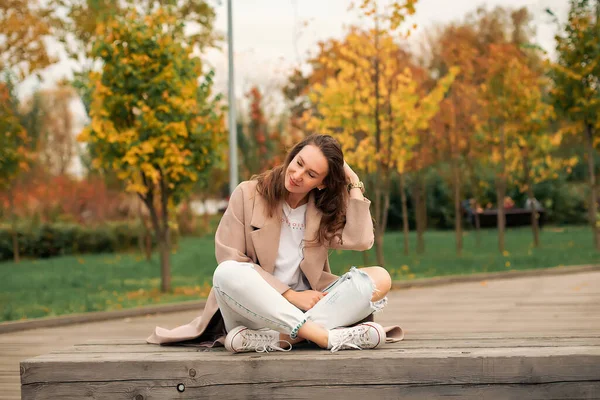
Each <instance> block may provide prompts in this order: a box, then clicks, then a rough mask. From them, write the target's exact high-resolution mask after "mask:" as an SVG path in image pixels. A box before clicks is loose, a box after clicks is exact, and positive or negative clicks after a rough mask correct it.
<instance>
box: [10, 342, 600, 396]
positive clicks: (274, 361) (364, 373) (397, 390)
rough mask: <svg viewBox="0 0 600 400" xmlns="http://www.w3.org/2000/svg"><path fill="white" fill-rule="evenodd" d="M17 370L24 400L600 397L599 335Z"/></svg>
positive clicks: (136, 348)
mask: <svg viewBox="0 0 600 400" xmlns="http://www.w3.org/2000/svg"><path fill="white" fill-rule="evenodd" d="M21 369H22V371H21V373H22V375H21V382H22V385H23V386H22V396H23V399H137V400H142V399H146V400H150V399H183V398H186V399H189V398H202V399H210V398H215V399H216V398H220V399H228V398H236V399H237V398H263V399H316V398H317V399H318V398H345V399H354V398H356V399H358V398H365V397H366V396H374V398H377V399H380V398H398V397H402V398H403V399H405V398H414V399H424V398H428V399H429V398H433V397H446V396H457V397H459V398H494V399H507V398H514V399H530V398H537V399H550V398H561V399H566V398H578V399H580V398H590V399H591V398H598V397H600V335H594V336H589V337H568V336H565V337H555V336H551V337H535V338H526V337H512V336H511V335H476V336H473V337H468V338H467V337H464V336H461V337H459V338H456V339H452V338H448V337H439V336H437V335H436V336H432V337H431V336H430V337H428V338H425V337H421V338H418V339H407V340H406V341H405V342H403V343H397V344H394V345H389V346H386V347H384V348H383V349H381V350H373V351H344V352H338V353H336V354H331V353H329V352H327V351H323V350H319V349H303V350H296V351H293V352H289V353H280V352H278V353H269V354H257V353H246V354H235V355H234V354H230V353H228V352H226V351H224V350H223V349H222V348H221V349H218V350H211V351H203V350H199V349H193V348H189V347H188V348H184V347H159V348H157V347H156V346H151V345H147V344H145V343H143V342H140V341H136V340H134V341H105V342H95V343H89V344H85V345H77V346H74V347H71V348H69V349H66V350H64V351H60V352H55V353H53V354H50V355H44V356H40V357H37V358H34V359H31V360H28V361H25V362H23V363H22V364H21Z"/></svg>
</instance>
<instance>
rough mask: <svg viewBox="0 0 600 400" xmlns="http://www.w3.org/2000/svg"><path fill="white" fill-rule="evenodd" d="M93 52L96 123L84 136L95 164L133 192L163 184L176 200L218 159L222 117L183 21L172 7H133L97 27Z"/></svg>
mask: <svg viewBox="0 0 600 400" xmlns="http://www.w3.org/2000/svg"><path fill="white" fill-rule="evenodd" d="M99 29H100V33H101V34H99V36H98V40H97V41H96V42H95V43H94V47H93V53H92V56H93V57H97V58H100V59H101V60H102V61H103V63H104V65H103V68H102V71H101V73H93V74H92V75H91V76H90V80H91V82H92V85H93V96H92V99H93V100H92V104H91V109H90V116H91V118H92V123H91V124H90V126H89V127H88V128H86V130H84V132H83V133H82V134H81V136H80V140H82V141H85V142H88V143H90V144H91V145H92V148H93V151H94V153H95V154H94V156H95V161H94V165H95V166H97V167H98V168H101V169H105V170H114V171H115V172H117V175H118V176H119V178H121V179H123V180H124V181H125V182H126V183H127V188H128V190H130V191H133V192H137V193H139V194H140V195H142V196H146V195H147V194H148V193H149V192H152V191H153V190H155V189H156V188H158V187H160V188H161V190H163V191H164V192H165V193H166V194H167V195H168V196H169V197H171V198H172V199H173V200H174V201H175V204H176V203H177V202H179V201H180V200H181V199H182V198H184V197H185V196H186V195H187V193H188V192H189V190H190V189H191V187H192V186H193V185H194V184H195V183H196V182H197V181H198V180H200V179H202V177H203V176H204V175H205V173H206V172H207V170H209V169H210V168H211V167H212V166H214V165H215V164H217V163H218V162H219V158H220V152H219V151H218V149H219V148H220V146H221V144H222V142H223V140H224V136H225V135H224V122H223V113H222V107H221V106H220V103H219V99H212V97H211V96H212V94H211V89H212V77H213V72H209V73H208V74H206V75H205V76H204V79H203V80H202V81H201V82H200V83H199V82H198V76H201V75H202V68H201V62H200V60H199V59H198V58H196V57H192V56H191V49H189V48H187V47H185V46H184V45H183V42H184V38H185V37H184V32H183V26H182V24H181V23H179V22H178V21H177V19H176V18H175V16H174V14H173V13H171V11H170V10H168V9H158V10H157V11H156V12H155V13H153V14H150V15H145V16H142V15H139V14H138V13H137V11H136V10H135V9H131V10H129V11H127V12H126V13H124V15H123V16H121V17H117V18H115V19H114V20H112V21H111V22H110V23H108V24H107V25H104V26H100V27H99Z"/></svg>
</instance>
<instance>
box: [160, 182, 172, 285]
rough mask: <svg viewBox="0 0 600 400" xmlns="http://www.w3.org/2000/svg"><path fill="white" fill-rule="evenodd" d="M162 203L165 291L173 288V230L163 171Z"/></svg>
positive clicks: (163, 280)
mask: <svg viewBox="0 0 600 400" xmlns="http://www.w3.org/2000/svg"><path fill="white" fill-rule="evenodd" d="M160 203H161V208H162V225H163V226H162V233H163V237H162V240H161V244H162V246H163V247H162V248H161V252H160V272H161V276H162V286H161V289H162V291H163V293H166V292H168V291H170V290H171V260H170V258H171V230H170V229H169V197H168V194H167V188H166V182H165V177H164V175H162V172H161V179H160Z"/></svg>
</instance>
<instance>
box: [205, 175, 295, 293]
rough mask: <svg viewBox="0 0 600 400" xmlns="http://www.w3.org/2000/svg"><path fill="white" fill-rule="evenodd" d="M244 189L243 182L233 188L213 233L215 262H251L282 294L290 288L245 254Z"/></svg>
mask: <svg viewBox="0 0 600 400" xmlns="http://www.w3.org/2000/svg"><path fill="white" fill-rule="evenodd" d="M244 190H248V187H247V186H246V187H244V183H243V182H242V183H241V184H239V185H238V186H237V188H235V190H234V191H233V193H232V194H231V198H230V199H229V205H228V206H227V210H225V213H224V214H223V217H222V218H221V221H220V222H219V226H218V227H217V232H216V234H215V256H216V258H217V263H218V264H221V263H222V262H223V261H227V260H233V261H238V262H245V263H251V264H252V265H253V266H254V269H255V270H256V271H257V272H258V273H259V274H260V275H261V276H262V277H263V279H264V280H265V281H267V283H268V284H269V285H271V286H272V287H273V288H275V290H277V292H279V293H281V294H282V293H284V292H286V291H287V290H288V289H290V287H289V286H288V285H286V284H285V283H283V282H281V281H280V280H279V279H277V278H276V277H274V276H273V275H271V274H270V273H268V272H267V271H265V270H264V269H262V268H261V267H260V265H258V264H256V263H255V262H254V261H253V260H252V259H251V258H250V257H248V256H247V255H246V230H245V226H244V217H245V216H244V192H243V191H244ZM249 195H250V194H249V193H246V196H248V197H249ZM248 218H249V217H248Z"/></svg>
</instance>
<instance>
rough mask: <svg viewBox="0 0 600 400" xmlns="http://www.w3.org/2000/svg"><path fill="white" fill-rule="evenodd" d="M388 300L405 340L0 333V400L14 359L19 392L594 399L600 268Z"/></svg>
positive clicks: (151, 321)
mask: <svg viewBox="0 0 600 400" xmlns="http://www.w3.org/2000/svg"><path fill="white" fill-rule="evenodd" d="M389 297H390V303H389V305H388V307H387V308H386V309H385V311H384V312H383V313H382V314H380V315H379V316H378V317H377V321H379V322H381V323H382V324H390V323H399V324H401V325H402V326H403V328H405V332H406V340H405V341H403V342H400V343H397V344H394V345H387V346H385V347H383V348H382V349H381V350H375V351H367V350H365V351H344V352H339V353H336V354H330V353H328V352H326V351H322V350H318V349H295V350H294V351H292V352H290V353H270V354H254V353H252V354H237V355H232V354H228V353H226V352H224V351H223V350H222V349H219V350H214V351H210V352H206V351H198V349H195V348H182V347H157V346H151V345H146V344H145V343H143V338H144V337H145V336H147V334H148V332H150V331H151V329H152V328H153V327H154V326H155V325H161V326H165V327H172V326H175V325H177V324H180V323H182V322H187V321H189V320H190V319H191V318H193V317H194V316H195V315H196V314H197V313H195V312H186V313H178V314H166V315H159V316H149V317H142V318H132V319H127V320H115V321H109V322H99V323H92V324H82V325H76V326H65V327H59V328H51V329H39V330H32V331H26V332H15V333H9V334H4V335H0V398H2V399H17V398H19V397H20V396H19V394H20V393H19V392H20V389H21V387H20V386H19V363H20V362H21V366H22V369H21V372H22V374H21V380H22V384H23V386H22V394H23V399H47V398H58V399H68V398H77V399H86V398H89V399H121V398H122V399H125V398H127V399H136V400H144V399H171V398H175V399H184V398H185V399H191V398H216V397H219V398H220V399H223V398H239V397H248V398H255V397H261V398H265V399H267V398H283V397H286V398H311V399H312V398H317V399H318V398H324V397H326V396H327V397H328V398H331V399H335V398H343V397H348V398H358V397H360V398H365V397H366V396H370V397H372V400H375V399H379V398H399V397H401V398H403V399H404V398H407V399H411V398H415V399H431V398H441V397H456V398H467V399H468V398H477V399H481V398H486V399H488V398H489V399H507V398H508V399H510V398H514V399H519V400H520V399H558V398H560V399H564V398H582V399H594V398H598V399H600V272H588V273H579V274H572V275H562V276H543V275H542V276H539V277H528V278H517V279H509V280H498V281H489V282H485V281H482V282H470V283H460V284H452V285H447V286H438V287H430V288H414V289H407V290H398V291H394V292H392V293H390V296H389ZM90 340H91V341H90ZM86 342H87V343H86ZM81 343H85V344H81ZM73 345H75V346H74V347H72V346H73ZM39 355H41V356H39ZM34 356H39V357H36V358H31V357H34ZM25 359H27V360H25ZM23 360H25V361H23ZM83 382H87V383H83ZM180 383H181V384H183V385H184V386H185V390H184V391H183V392H181V393H180V392H178V391H177V389H176V386H177V385H178V384H180ZM367 400H371V399H367Z"/></svg>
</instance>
